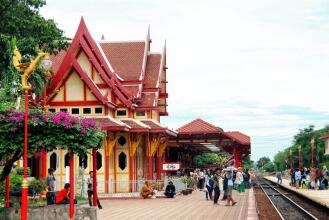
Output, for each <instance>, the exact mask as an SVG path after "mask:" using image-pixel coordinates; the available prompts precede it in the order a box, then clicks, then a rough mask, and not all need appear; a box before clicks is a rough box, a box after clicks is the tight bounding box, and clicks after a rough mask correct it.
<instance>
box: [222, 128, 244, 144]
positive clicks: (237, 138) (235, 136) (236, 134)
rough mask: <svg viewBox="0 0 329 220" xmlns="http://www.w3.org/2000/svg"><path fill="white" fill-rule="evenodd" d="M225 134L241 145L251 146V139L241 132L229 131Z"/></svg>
mask: <svg viewBox="0 0 329 220" xmlns="http://www.w3.org/2000/svg"><path fill="white" fill-rule="evenodd" d="M225 134H226V135H227V136H229V137H230V138H232V139H234V140H235V141H237V142H239V143H240V144H243V145H250V137H249V136H248V135H245V134H243V133H241V132H239V131H227V132H225Z"/></svg>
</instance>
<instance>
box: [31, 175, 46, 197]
mask: <svg viewBox="0 0 329 220" xmlns="http://www.w3.org/2000/svg"><path fill="white" fill-rule="evenodd" d="M30 186H31V188H32V189H33V194H34V195H37V194H39V195H40V196H42V195H44V194H45V192H44V191H45V189H46V179H33V180H32V181H31V182H30Z"/></svg>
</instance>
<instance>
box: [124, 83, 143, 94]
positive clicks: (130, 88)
mask: <svg viewBox="0 0 329 220" xmlns="http://www.w3.org/2000/svg"><path fill="white" fill-rule="evenodd" d="M123 86H124V87H125V88H126V90H127V91H128V92H129V94H130V95H132V96H133V97H137V94H138V92H139V86H127V85H123Z"/></svg>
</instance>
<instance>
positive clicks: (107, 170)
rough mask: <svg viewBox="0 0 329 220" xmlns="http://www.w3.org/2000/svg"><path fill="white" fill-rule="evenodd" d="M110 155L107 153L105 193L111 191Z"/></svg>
mask: <svg viewBox="0 0 329 220" xmlns="http://www.w3.org/2000/svg"><path fill="white" fill-rule="evenodd" d="M109 175H110V157H109V156H106V155H105V193H108V192H109Z"/></svg>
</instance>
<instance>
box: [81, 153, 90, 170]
mask: <svg viewBox="0 0 329 220" xmlns="http://www.w3.org/2000/svg"><path fill="white" fill-rule="evenodd" d="M87 166H88V155H87V154H85V153H84V154H81V155H79V167H82V168H83V169H86V168H87Z"/></svg>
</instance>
